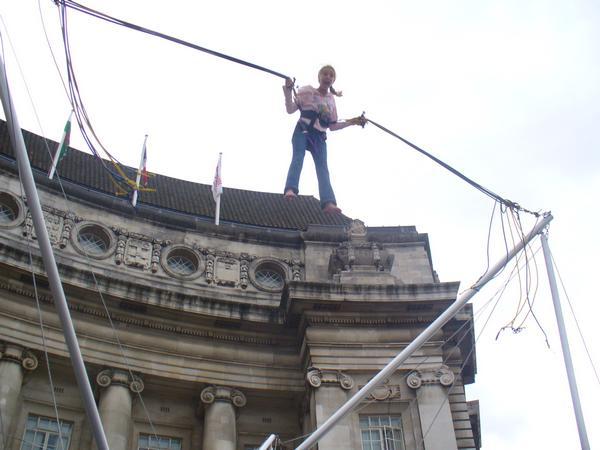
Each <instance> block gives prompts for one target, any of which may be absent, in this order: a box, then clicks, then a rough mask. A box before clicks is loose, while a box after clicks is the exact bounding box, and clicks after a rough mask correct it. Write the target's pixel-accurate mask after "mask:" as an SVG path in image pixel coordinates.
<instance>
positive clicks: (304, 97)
mask: <svg viewBox="0 0 600 450" xmlns="http://www.w3.org/2000/svg"><path fill="white" fill-rule="evenodd" d="M297 101H298V104H299V105H300V109H301V110H303V111H316V112H317V113H318V114H319V117H321V119H324V120H326V121H328V122H329V123H334V122H337V120H338V117H337V109H336V107H335V98H334V96H333V94H331V92H327V94H325V95H323V94H321V93H320V92H319V91H318V90H317V89H315V88H314V87H312V86H303V87H301V88H300V89H298V95H297ZM300 120H302V121H303V122H306V123H307V124H308V123H310V120H309V119H307V118H305V117H302V118H300ZM314 127H315V129H317V130H319V131H327V128H323V127H322V126H321V125H320V124H319V121H318V120H317V121H315V124H314Z"/></svg>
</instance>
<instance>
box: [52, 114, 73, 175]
mask: <svg viewBox="0 0 600 450" xmlns="http://www.w3.org/2000/svg"><path fill="white" fill-rule="evenodd" d="M71 117H73V110H71V112H70V113H69V118H68V119H67V122H66V123H65V129H64V131H63V135H62V137H61V139H60V142H59V143H58V147H56V152H54V157H53V158H52V166H51V167H50V171H49V172H48V178H50V179H52V178H53V177H54V172H56V167H57V166H58V162H59V161H60V159H61V156H62V153H63V152H62V150H63V146H64V145H65V144H66V145H67V147H68V146H69V134H70V133H71ZM65 151H66V149H65Z"/></svg>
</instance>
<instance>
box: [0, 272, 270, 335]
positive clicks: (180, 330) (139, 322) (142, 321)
mask: <svg viewBox="0 0 600 450" xmlns="http://www.w3.org/2000/svg"><path fill="white" fill-rule="evenodd" d="M0 289H2V290H5V291H7V292H12V293H14V294H18V295H21V296H24V297H28V298H35V292H34V290H33V289H27V288H25V287H22V286H17V285H14V284H11V283H7V282H5V281H3V280H0ZM38 298H39V300H40V301H41V302H43V303H46V304H54V300H53V299H52V297H51V296H49V295H44V294H42V293H39V292H38ZM68 306H69V310H70V311H74V312H77V313H81V314H85V315H87V316H92V317H97V318H102V319H107V314H106V311H105V310H103V309H99V308H94V307H91V306H89V305H85V304H81V303H77V302H74V301H70V302H69V304H68ZM110 318H111V319H112V320H113V321H114V322H118V323H123V324H127V325H133V326H137V327H140V328H146V329H152V330H158V331H166V332H170V333H175V334H180V335H185V336H193V337H203V338H209V339H216V340H220V341H224V342H239V343H244V344H255V345H269V346H275V345H278V341H277V340H275V339H272V338H269V337H261V336H248V335H242V334H234V333H232V332H231V330H229V331H227V332H226V331H219V330H206V329H202V328H198V327H193V326H188V325H175V324H173V323H168V322H164V319H154V318H139V317H135V316H132V315H128V314H126V313H119V312H115V311H111V314H110ZM107 323H108V322H107Z"/></svg>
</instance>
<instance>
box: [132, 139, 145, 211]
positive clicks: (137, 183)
mask: <svg viewBox="0 0 600 450" xmlns="http://www.w3.org/2000/svg"><path fill="white" fill-rule="evenodd" d="M147 141H148V135H146V137H145V138H144V145H143V146H142V156H141V157H140V166H139V168H138V171H137V175H136V177H135V190H134V191H133V195H132V196H131V204H132V206H133V207H134V208H135V205H137V199H138V190H139V189H140V180H142V183H143V184H144V186H146V185H147V184H148V171H147V170H146V159H147V158H146V142H147Z"/></svg>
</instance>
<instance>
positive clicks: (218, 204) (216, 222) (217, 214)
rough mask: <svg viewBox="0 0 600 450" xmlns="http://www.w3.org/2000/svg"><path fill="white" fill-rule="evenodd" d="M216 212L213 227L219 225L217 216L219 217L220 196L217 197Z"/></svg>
mask: <svg viewBox="0 0 600 450" xmlns="http://www.w3.org/2000/svg"><path fill="white" fill-rule="evenodd" d="M216 208H217V212H216V213H215V225H219V218H220V217H219V216H220V215H221V196H220V195H219V196H218V197H217V206H216Z"/></svg>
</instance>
